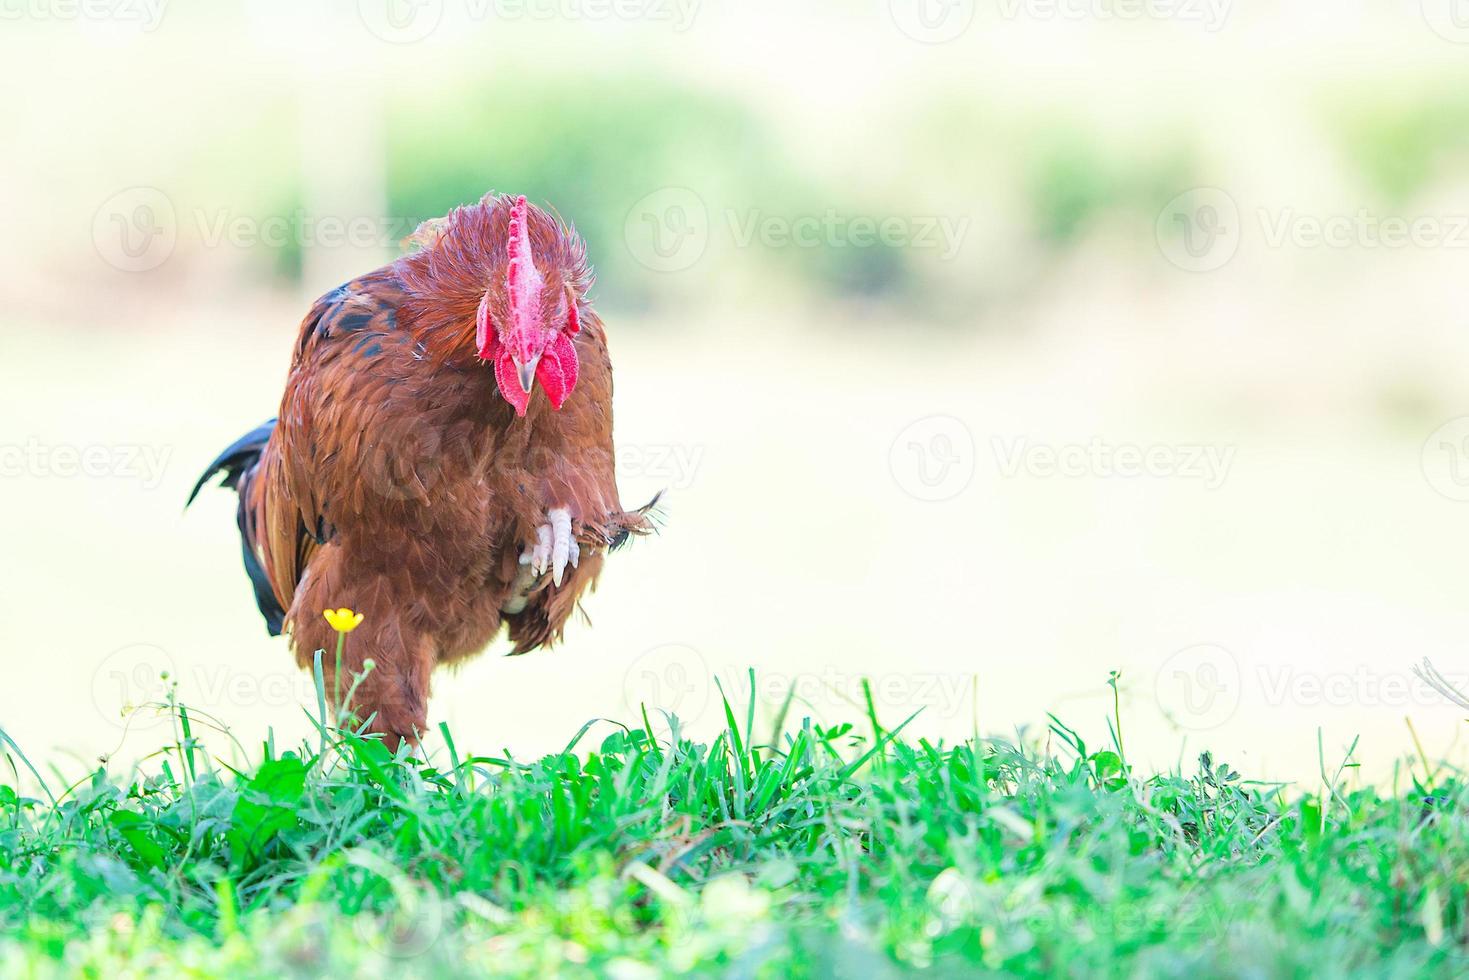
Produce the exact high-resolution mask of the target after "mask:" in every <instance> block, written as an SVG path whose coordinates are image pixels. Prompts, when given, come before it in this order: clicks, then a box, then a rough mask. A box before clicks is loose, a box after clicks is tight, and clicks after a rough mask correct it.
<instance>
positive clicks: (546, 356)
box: [536, 332, 577, 411]
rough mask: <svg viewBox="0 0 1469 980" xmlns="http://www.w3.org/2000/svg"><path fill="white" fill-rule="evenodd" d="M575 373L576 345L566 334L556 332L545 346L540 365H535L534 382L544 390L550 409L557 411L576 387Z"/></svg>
mask: <svg viewBox="0 0 1469 980" xmlns="http://www.w3.org/2000/svg"><path fill="white" fill-rule="evenodd" d="M576 372H577V362H576V345H575V344H573V343H572V342H571V338H570V337H568V336H566V334H564V333H560V332H558V333H557V334H556V335H555V337H554V338H552V340H551V342H550V343H549V344H547V345H546V350H545V353H543V354H542V355H541V363H540V364H538V365H536V380H537V381H539V382H540V383H541V387H542V388H545V389H546V397H547V398H549V399H551V407H552V408H554V409H557V410H558V411H559V410H560V408H561V403H562V402H564V401H566V396H567V395H569V394H571V389H573V388H575V387H576Z"/></svg>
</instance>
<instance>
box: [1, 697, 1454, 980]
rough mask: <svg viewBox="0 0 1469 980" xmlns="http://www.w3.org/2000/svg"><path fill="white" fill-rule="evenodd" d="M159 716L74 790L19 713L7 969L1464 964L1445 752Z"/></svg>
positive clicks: (12, 775)
mask: <svg viewBox="0 0 1469 980" xmlns="http://www.w3.org/2000/svg"><path fill="white" fill-rule="evenodd" d="M168 710H169V711H170V712H171V713H172V714H173V716H174V720H175V733H176V734H175V738H174V741H173V743H172V744H171V745H168V746H165V747H163V748H162V749H161V750H160V752H159V754H158V755H157V756H155V757H154V758H153V759H151V760H147V761H146V762H145V765H144V767H142V768H139V769H136V770H134V771H133V772H131V773H129V774H124V775H121V776H119V775H118V774H113V773H109V772H107V771H106V769H105V767H104V768H100V769H98V770H97V771H96V772H94V773H91V774H89V775H87V776H86V777H85V778H84V779H82V780H80V781H79V782H77V783H75V784H74V785H71V786H68V787H64V788H63V787H61V786H58V785H53V784H54V782H55V780H54V778H52V779H46V778H44V777H43V776H42V775H41V774H40V773H38V772H36V771H34V770H32V769H31V768H30V762H29V761H27V759H26V758H25V757H24V755H23V754H22V752H21V750H20V748H19V747H17V746H15V745H14V743H13V742H10V741H9V740H8V739H6V738H5V737H4V736H3V733H0V747H3V749H4V751H5V755H6V758H7V760H8V763H9V766H8V770H9V771H8V773H7V774H6V777H5V778H6V782H5V783H4V784H3V785H0V974H4V975H17V976H47V975H58V976H60V975H66V976H74V975H78V974H81V975H86V976H98V977H104V976H105V977H112V976H116V975H139V976H141V975H144V974H145V971H149V970H163V971H166V972H167V973H170V974H171V973H174V972H178V971H183V972H187V973H192V974H194V975H220V974H226V973H227V974H230V975H232V976H234V975H238V976H279V975H283V974H284V975H298V974H309V975H358V974H359V973H361V974H363V975H369V976H371V975H380V974H386V973H391V974H392V975H395V976H396V975H409V976H418V975H433V976H435V977H438V978H445V977H452V976H460V975H471V974H484V973H493V974H496V975H543V976H544V975H551V974H554V975H566V976H578V975H587V976H594V975H595V976H608V975H611V976H618V977H642V976H656V975H662V974H667V973H674V972H688V971H692V972H695V973H699V974H703V975H721V976H723V975H729V976H771V977H783V976H787V975H793V976H822V977H825V976H833V975H843V976H889V975H901V974H906V973H910V972H915V971H921V972H927V973H929V974H931V975H935V976H955V975H972V974H993V973H1005V974H1030V975H1035V974H1056V973H1060V974H1065V975H1074V976H1093V975H1145V976H1154V975H1164V976H1168V975H1174V976H1183V975H1190V976H1192V975H1195V974H1201V975H1205V976H1210V975H1259V976H1265V975H1283V974H1304V973H1306V972H1309V973H1310V974H1312V975H1324V976H1334V975H1348V974H1358V973H1362V972H1364V971H1365V972H1370V973H1372V974H1374V975H1400V976H1405V977H1406V976H1417V975H1422V974H1424V973H1436V974H1442V975H1448V974H1451V973H1462V971H1463V970H1464V969H1465V967H1466V958H1465V956H1464V949H1465V942H1466V925H1469V918H1466V898H1469V875H1466V872H1469V820H1466V815H1465V814H1466V811H1465V803H1466V792H1465V790H1464V788H1463V785H1462V783H1461V782H1460V780H1459V779H1458V777H1457V776H1450V775H1446V774H1444V773H1439V774H1436V775H1435V776H1433V777H1430V776H1428V775H1427V774H1424V775H1423V777H1422V780H1423V781H1428V780H1430V779H1432V780H1433V783H1432V786H1431V788H1425V786H1423V785H1421V784H1420V781H1418V780H1414V779H1413V778H1412V777H1410V776H1408V775H1407V774H1406V771H1405V770H1404V771H1402V772H1400V773H1399V774H1398V775H1399V777H1400V778H1401V779H1402V780H1403V781H1405V782H1406V783H1407V784H1408V785H1406V786H1404V787H1403V788H1401V790H1400V791H1396V792H1385V791H1380V790H1374V789H1371V788H1356V789H1347V788H1346V786H1345V783H1344V781H1343V780H1342V778H1341V774H1342V773H1343V772H1345V771H1348V768H1347V767H1349V766H1350V761H1349V760H1347V761H1345V762H1344V763H1343V765H1342V767H1338V768H1336V769H1335V771H1334V773H1330V774H1328V776H1327V778H1326V779H1325V780H1324V781H1323V788H1322V790H1321V791H1320V792H1318V793H1313V794H1305V795H1303V794H1301V793H1299V792H1291V791H1289V790H1287V789H1286V788H1283V787H1281V786H1278V785H1261V784H1255V783H1251V782H1249V781H1248V780H1245V779H1243V778H1241V776H1240V775H1239V774H1238V773H1236V772H1234V771H1233V770H1232V769H1231V768H1230V767H1229V766H1228V765H1224V764H1222V763H1219V762H1217V761H1215V760H1212V759H1210V758H1209V757H1208V756H1207V755H1205V756H1204V757H1202V758H1201V759H1200V760H1199V763H1198V767H1197V769H1196V770H1195V771H1193V772H1188V773H1171V774H1162V775H1153V776H1144V775H1141V774H1138V773H1135V772H1132V771H1131V770H1130V769H1129V767H1128V766H1127V765H1126V763H1125V761H1124V758H1123V751H1124V745H1125V742H1124V741H1123V739H1122V738H1121V733H1120V726H1118V725H1116V724H1115V722H1114V720H1113V719H1109V728H1110V730H1111V731H1112V733H1113V737H1112V739H1111V743H1110V747H1109V748H1107V749H1104V750H1101V751H1098V750H1096V749H1095V748H1094V747H1093V746H1089V745H1087V744H1085V743H1084V742H1083V740H1082V737H1081V736H1080V735H1079V734H1077V733H1076V732H1075V731H1073V730H1071V729H1069V728H1067V727H1066V726H1064V725H1063V724H1061V723H1060V722H1059V721H1055V720H1054V719H1053V722H1052V724H1051V726H1050V728H1049V730H1048V731H1047V732H1046V734H1045V741H1044V742H1041V743H1036V742H1035V741H1034V740H1026V741H1025V742H1023V743H1020V744H1017V743H1014V742H1009V741H1004V740H994V739H983V740H972V741H969V742H966V743H964V744H961V745H952V746H945V745H934V744H930V743H928V742H927V741H924V740H922V739H917V740H910V739H908V738H906V737H904V735H903V733H902V731H901V730H900V729H901V726H897V727H896V728H894V729H891V730H889V729H886V728H883V727H881V726H880V724H879V723H878V721H877V719H876V717H875V716H874V715H871V714H869V716H868V717H867V719H866V721H864V722H863V723H862V724H861V725H860V726H858V727H856V728H854V727H851V726H840V727H837V728H831V729H823V728H820V727H818V726H815V725H812V724H811V723H809V722H804V723H802V724H800V725H793V726H780V725H778V726H777V727H778V728H784V731H783V733H782V734H781V735H780V737H779V738H778V739H774V738H769V737H757V736H756V735H755V729H756V727H757V726H756V725H755V724H754V715H753V711H751V712H749V713H748V714H745V715H744V716H743V717H736V713H735V711H734V710H732V709H730V708H729V707H728V706H727V705H726V716H727V722H728V727H727V730H726V731H725V732H724V733H723V734H721V735H719V736H718V737H717V738H716V739H715V740H714V741H713V743H712V744H709V745H704V744H697V743H694V742H691V741H688V740H686V739H684V738H681V737H679V736H678V733H677V725H676V723H674V728H673V736H672V737H671V738H664V739H654V738H650V737H649V735H648V732H647V730H617V731H614V732H613V733H612V734H611V735H609V736H608V737H606V738H605V739H603V740H602V742H601V744H600V745H599V746H598V747H597V748H595V749H589V748H585V747H583V746H582V742H583V740H584V739H585V737H586V735H587V731H588V729H583V731H582V732H581V733H578V735H577V737H576V738H574V739H572V743H571V745H570V746H569V747H568V748H567V750H566V751H565V752H562V753H559V754H556V755H551V756H547V757H546V758H543V759H540V760H537V761H534V762H522V761H519V760H515V759H508V758H487V757H477V756H469V755H463V754H461V752H460V749H459V748H457V747H456V746H455V745H454V742H453V740H452V738H451V737H450V734H449V732H448V731H447V730H441V732H440V736H441V741H442V746H441V747H440V748H439V749H438V750H436V751H434V752H431V753H430V754H429V758H428V759H424V758H421V757H415V756H412V755H409V754H407V753H406V752H405V753H400V754H399V755H398V756H397V757H393V756H390V755H389V754H388V753H387V752H386V751H385V750H384V749H383V748H382V747H381V746H380V745H379V744H378V743H377V742H375V741H372V740H369V739H364V738H361V737H358V736H357V735H354V734H352V733H350V732H343V731H338V730H335V729H331V730H328V729H325V728H323V729H322V731H321V738H320V740H319V741H317V742H316V743H315V744H311V745H303V746H301V747H300V748H299V749H297V750H296V751H279V750H278V749H277V747H275V746H274V745H272V744H271V743H270V742H266V743H265V744H264V745H263V747H262V748H261V749H260V750H259V761H258V763H256V764H254V765H253V766H252V767H251V768H250V769H249V770H248V771H235V770H234V769H231V768H230V767H228V766H225V765H224V764H222V763H221V762H219V761H217V760H212V759H211V758H210V757H209V756H208V755H207V754H206V753H205V752H204V751H203V750H202V748H201V743H200V741H199V740H198V739H197V738H196V737H195V736H196V731H195V727H196V726H197V725H198V724H199V719H198V718H196V717H193V716H191V715H190V713H189V712H188V711H187V710H185V709H182V708H178V707H176V706H170V707H169V709H168ZM783 716H784V713H783ZM648 727H649V728H651V727H652V726H648ZM1045 745H1048V746H1049V747H1050V751H1044V750H1043V748H1042V746H1045ZM1323 771H1326V770H1325V768H1324V770H1323ZM145 772H146V773H147V775H145V774H144V773H145ZM22 786H24V787H26V790H25V791H24V792H22V791H20V789H19V787H22ZM31 787H35V788H34V789H31Z"/></svg>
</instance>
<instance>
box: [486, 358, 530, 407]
mask: <svg viewBox="0 0 1469 980" xmlns="http://www.w3.org/2000/svg"><path fill="white" fill-rule="evenodd" d="M495 383H496V384H498V385H499V386H500V394H501V395H503V396H505V400H506V401H507V402H509V403H510V404H511V405H513V406H514V407H515V414H516V415H518V416H520V417H521V418H525V410H526V408H527V407H529V405H530V392H528V391H523V390H521V387H520V376H519V375H518V374H516V372H515V364H514V363H513V362H512V361H511V360H510V352H509V351H508V350H506V349H505V348H504V347H503V346H502V347H501V348H500V356H499V357H496V358H495Z"/></svg>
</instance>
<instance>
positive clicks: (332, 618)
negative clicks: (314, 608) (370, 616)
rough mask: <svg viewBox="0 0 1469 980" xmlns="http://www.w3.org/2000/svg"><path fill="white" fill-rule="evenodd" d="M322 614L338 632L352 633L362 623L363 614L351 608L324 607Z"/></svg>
mask: <svg viewBox="0 0 1469 980" xmlns="http://www.w3.org/2000/svg"><path fill="white" fill-rule="evenodd" d="M321 614H322V615H323V616H325V617H326V621H327V622H328V623H330V624H331V627H332V629H334V630H336V631H337V632H338V633H350V632H352V631H353V630H355V629H356V628H357V627H359V626H361V625H362V614H361V613H354V612H353V611H352V610H350V609H323V610H322V612H321Z"/></svg>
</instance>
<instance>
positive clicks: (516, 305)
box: [505, 194, 545, 321]
mask: <svg viewBox="0 0 1469 980" xmlns="http://www.w3.org/2000/svg"><path fill="white" fill-rule="evenodd" d="M528 207H529V206H528V205H527V204H526V202H525V195H524V194H522V195H520V196H519V197H517V198H516V199H515V203H514V204H513V205H511V206H510V238H509V241H508V242H507V243H506V246H505V247H506V250H507V254H508V255H509V257H510V261H509V263H508V265H507V266H506V269H505V285H506V287H507V292H508V293H509V295H510V318H511V320H512V321H519V320H521V319H522V318H527V319H528V318H530V317H532V316H533V315H534V313H535V310H536V307H537V305H538V304H539V303H540V299H541V286H542V285H543V284H544V282H545V280H544V279H542V277H541V271H540V270H539V269H537V268H536V259H535V255H534V254H532V252H531V246H530V227H529V222H528V221H527V220H526V211H527V209H528Z"/></svg>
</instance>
